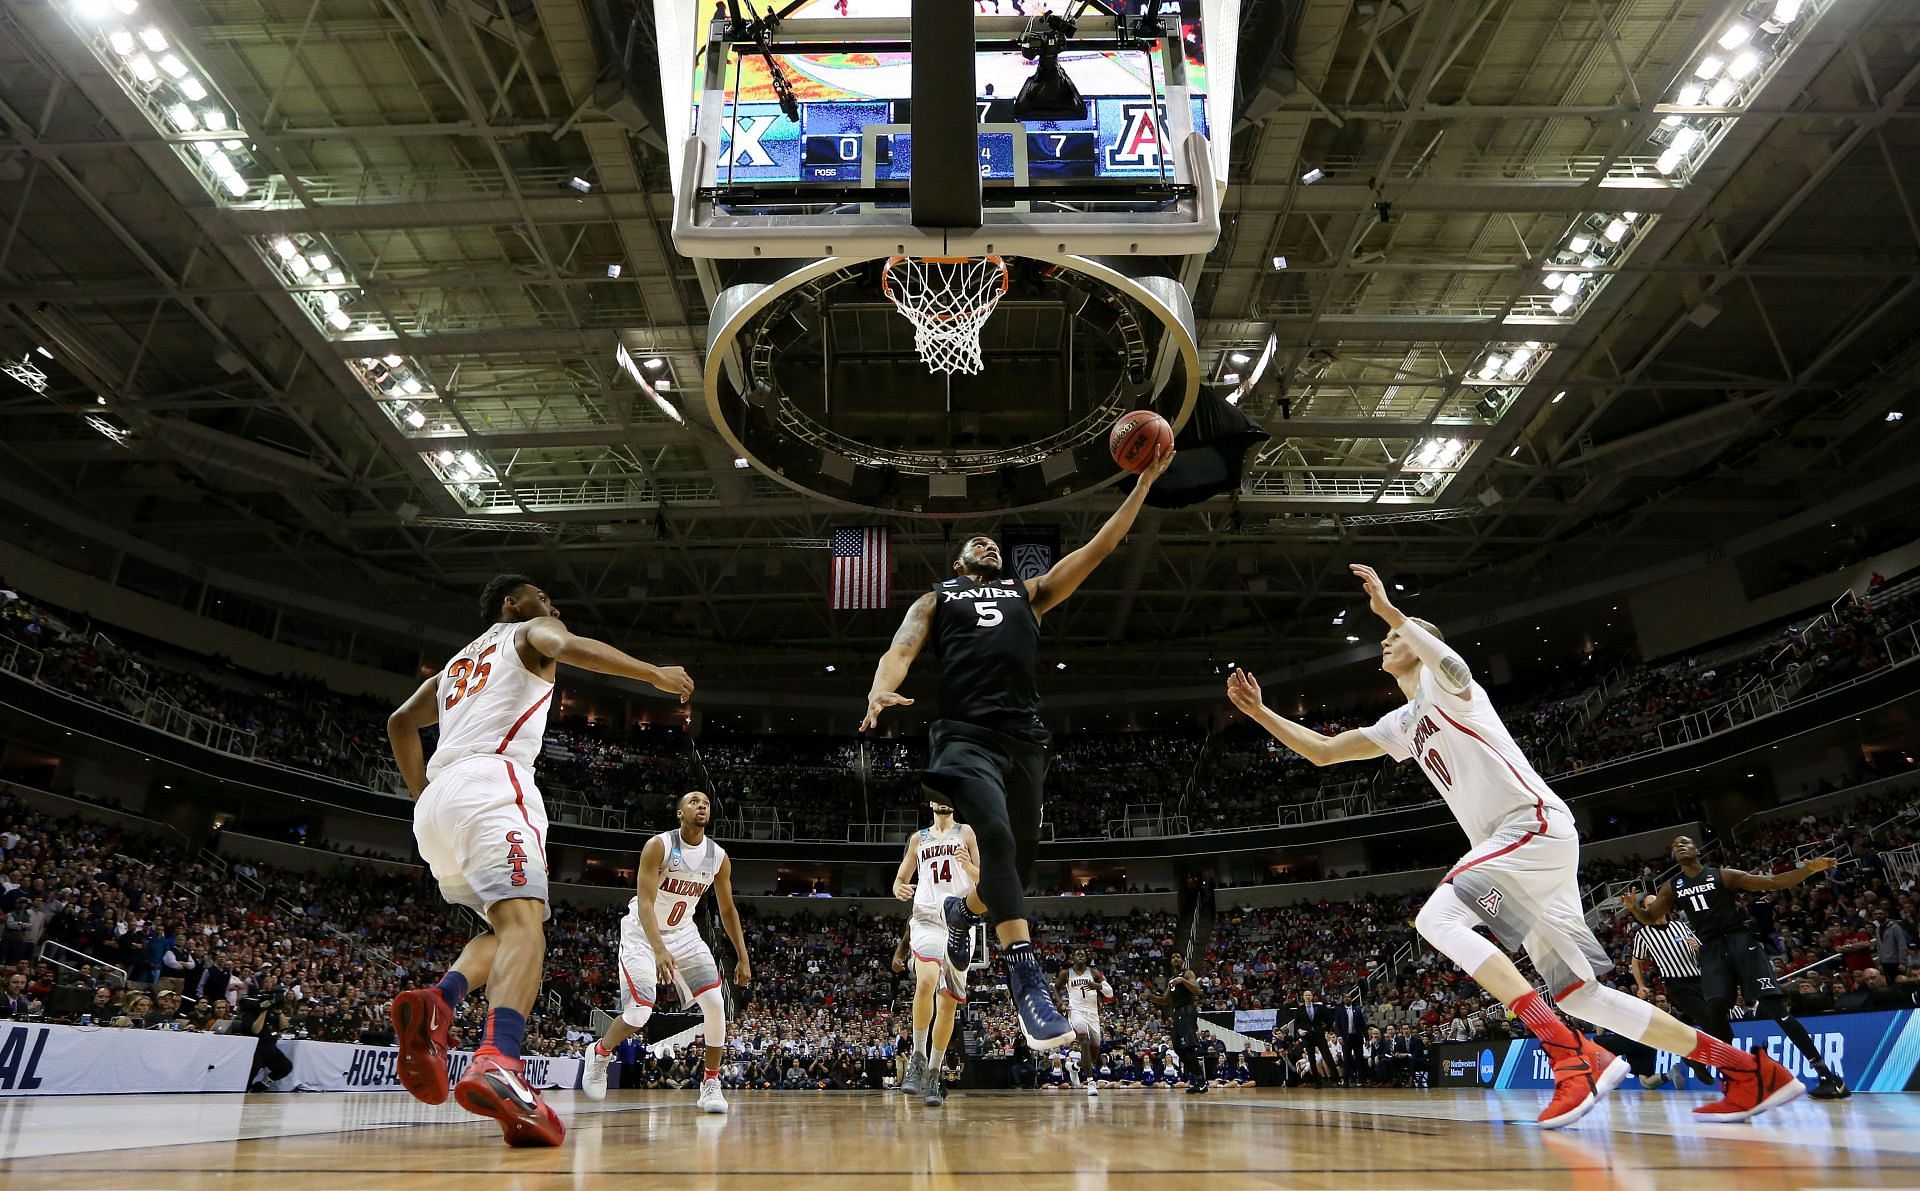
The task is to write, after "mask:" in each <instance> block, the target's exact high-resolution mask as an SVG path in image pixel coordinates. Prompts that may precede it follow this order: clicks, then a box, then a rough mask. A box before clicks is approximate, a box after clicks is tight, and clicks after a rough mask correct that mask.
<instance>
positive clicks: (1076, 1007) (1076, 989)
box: [1060, 948, 1113, 1096]
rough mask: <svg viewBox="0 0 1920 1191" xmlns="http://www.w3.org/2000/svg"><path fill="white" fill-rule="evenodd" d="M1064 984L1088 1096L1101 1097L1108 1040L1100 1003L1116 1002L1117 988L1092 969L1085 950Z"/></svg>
mask: <svg viewBox="0 0 1920 1191" xmlns="http://www.w3.org/2000/svg"><path fill="white" fill-rule="evenodd" d="M1060 985H1061V987H1062V988H1063V989H1064V990H1065V992H1066V1001H1067V1024H1068V1025H1070V1026H1072V1027H1073V1033H1074V1037H1076V1038H1077V1039H1079V1041H1080V1053H1081V1055H1082V1056H1084V1058H1085V1060H1086V1061H1085V1062H1084V1063H1083V1064H1082V1066H1083V1067H1084V1068H1085V1069H1086V1071H1087V1095H1089V1096H1098V1095H1099V1094H1100V1080H1099V1079H1098V1078H1097V1077H1096V1076H1095V1075H1094V1072H1097V1071H1098V1070H1100V1046H1101V1044H1102V1043H1103V1042H1104V1041H1105V1038H1104V1037H1103V1036H1102V1034H1101V1032H1100V1002H1101V1001H1102V1000H1108V1001H1111V1000H1113V985H1111V984H1109V983H1107V978H1106V977H1105V976H1103V975H1101V974H1100V969H1098V968H1094V967H1089V966H1088V964H1087V952H1086V949H1085V948H1081V949H1079V950H1076V951H1075V952H1074V953H1073V962H1072V965H1071V966H1070V967H1068V969H1067V970H1066V971H1065V972H1062V973H1061V974H1060Z"/></svg>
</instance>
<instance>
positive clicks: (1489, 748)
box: [1227, 564, 1805, 1129]
mask: <svg viewBox="0 0 1920 1191" xmlns="http://www.w3.org/2000/svg"><path fill="white" fill-rule="evenodd" d="M1349 569H1350V570H1352V572H1353V573H1354V575H1355V576H1356V577H1358V578H1359V579H1360V581H1361V585H1362V587H1363V588H1364V589H1365V591H1366V593H1367V601H1368V606H1369V607H1370V608H1371V609H1372V610H1373V613H1374V615H1376V616H1378V617H1380V619H1381V620H1383V621H1385V622H1386V623H1387V629H1388V632H1387V635H1386V637H1385V639H1384V640H1382V641H1381V643H1380V667H1381V669H1383V670H1385V671H1386V672H1387V673H1388V674H1389V675H1391V676H1392V678H1393V680H1394V681H1395V682H1396V683H1398V684H1399V686H1400V690H1401V693H1402V694H1404V695H1405V696H1406V697H1407V703H1406V705H1405V706H1404V707H1401V708H1399V709H1397V710H1395V711H1391V712H1389V713H1387V714H1386V715H1384V716H1382V717H1381V718H1380V720H1379V721H1378V722H1377V723H1375V724H1372V725H1370V726H1368V727H1365V728H1356V729H1353V730H1351V731H1347V732H1342V733H1340V734H1339V735H1337V736H1323V735H1321V734H1320V733H1318V732H1315V731H1313V730H1312V729H1311V728H1307V727H1304V726H1302V725H1300V724H1297V723H1294V722H1293V721H1292V720H1289V719H1286V718H1285V717H1283V716H1280V715H1277V714H1275V713H1274V712H1273V711H1272V710H1270V709H1269V708H1268V707H1267V706H1266V704H1265V703H1264V702H1263V701H1262V699H1261V696H1260V684H1259V682H1258V681H1256V680H1255V679H1254V677H1253V676H1252V675H1251V674H1249V673H1247V672H1246V671H1244V670H1236V671H1234V673H1233V675H1232V677H1231V678H1229V679H1228V680H1227V695H1228V697H1229V698H1230V699H1232V700H1233V703H1234V706H1236V707H1238V708H1239V709H1240V710H1241V711H1243V712H1245V713H1246V714H1247V715H1248V716H1249V717H1250V718H1252V719H1253V720H1254V721H1255V722H1256V723H1258V724H1260V725H1261V726H1262V727H1264V728H1266V730H1267V731H1268V732H1270V733H1272V734H1273V736H1274V737H1275V738H1276V739H1278V740H1279V741H1280V743H1282V744H1284V745H1286V746H1287V747H1288V748H1290V749H1292V750H1293V751H1294V752H1296V753H1299V754H1300V755H1301V756H1303V757H1305V758H1306V759H1307V760H1309V761H1312V762H1313V763H1314V764H1315V765H1331V764H1334V763H1335V762H1339V761H1358V760H1362V759H1365V758H1368V757H1379V756H1391V757H1393V758H1394V759H1395V760H1400V761H1404V760H1407V759H1409V758H1412V759H1414V760H1416V761H1417V762H1418V764H1419V765H1420V768H1421V769H1422V771H1424V772H1425V773H1426V775H1427V778H1428V780H1429V781H1431V782H1432V783H1433V787H1434V789H1436V790H1438V791H1439V793H1440V797H1441V798H1442V799H1444V800H1445V801H1446V804H1447V806H1448V807H1449V808H1450V809H1451V810H1452V811H1453V814H1454V817H1455V818H1456V819H1458V820H1459V821H1460V826H1461V828H1462V829H1464V830H1465V831H1466V833H1467V839H1468V841H1469V842H1470V843H1471V844H1472V847H1471V848H1470V849H1469V850H1468V852H1467V854H1466V855H1465V856H1463V857H1461V858H1460V862H1459V863H1458V864H1456V865H1454V866H1453V868H1452V870H1451V871H1449V872H1448V873H1447V876H1446V878H1445V879H1444V880H1443V881H1441V883H1440V886H1439V887H1438V888H1437V889H1435V890H1434V891H1433V893H1432V895H1431V896H1430V897H1428V898H1427V902H1426V904H1425V905H1424V906H1422V907H1421V909H1420V913H1419V915H1418V916H1417V917H1415V919H1414V927H1415V928H1416V929H1417V930H1418V931H1419V932H1420V935H1421V937H1422V938H1424V939H1426V940H1427V942H1429V943H1431V944H1432V945H1433V946H1434V947H1435V949H1437V950H1439V951H1441V952H1443V953H1444V954H1445V955H1446V956H1447V957H1448V958H1449V959H1451V960H1453V961H1454V962H1455V963H1457V964H1459V965H1460V966H1461V967H1462V968H1463V969H1465V970H1466V971H1467V972H1468V973H1469V974H1471V975H1472V976H1473V978H1474V980H1475V981H1476V982H1478V983H1479V985H1480V987H1482V988H1484V989H1486V990H1487V991H1488V992H1489V993H1492V994H1493V995H1494V996H1496V997H1498V998H1500V1000H1501V1002H1502V1003H1504V1004H1505V1005H1506V1006H1507V1008H1508V1009H1510V1010H1511V1011H1512V1012H1513V1014H1514V1015H1515V1016H1516V1017H1518V1018H1519V1019H1520V1020H1521V1021H1522V1022H1524V1023H1526V1026H1527V1028H1528V1029H1530V1030H1532V1031H1533V1034H1534V1036H1535V1037H1537V1038H1538V1039H1539V1040H1540V1044H1541V1046H1542V1048H1543V1049H1544V1050H1545V1051H1546V1053H1547V1054H1548V1055H1549V1056H1550V1057H1551V1059H1552V1062H1553V1073H1554V1093H1553V1099H1552V1101H1550V1102H1549V1103H1548V1105H1547V1107H1546V1109H1545V1110H1544V1111H1543V1112H1542V1113H1541V1114H1540V1117H1539V1122H1540V1124H1541V1125H1542V1126H1543V1127H1545V1128H1549V1129H1555V1128H1559V1127H1561V1126H1563V1125H1570V1124H1572V1123H1573V1122H1574V1121H1577V1120H1579V1119H1580V1118H1581V1117H1582V1116H1584V1115H1586V1113H1587V1112H1589V1111H1591V1110H1592V1108H1593V1107H1594V1105H1595V1104H1597V1103H1598V1102H1599V1101H1600V1099H1601V1098H1602V1097H1603V1096H1605V1095H1606V1094H1607V1093H1608V1092H1610V1091H1612V1090H1613V1089H1614V1088H1615V1087H1617V1086H1619V1084H1620V1081H1621V1080H1623V1079H1625V1078H1626V1076H1627V1073H1628V1066H1627V1063H1626V1060H1624V1059H1617V1058H1615V1057H1614V1056H1613V1055H1612V1054H1610V1053H1608V1052H1607V1051H1605V1050H1603V1049H1601V1048H1600V1047H1598V1046H1596V1045H1594V1043H1593V1042H1592V1041H1590V1040H1589V1039H1587V1038H1586V1037H1585V1036H1583V1035H1581V1034H1577V1033H1575V1032H1574V1031H1572V1030H1570V1029H1568V1028H1567V1026H1566V1024H1565V1023H1564V1022H1562V1021H1561V1020H1560V1019H1559V1017H1558V1016H1557V1015H1555V1013H1554V1011H1553V1009H1552V1008H1551V1007H1550V1006H1549V1005H1548V1004H1547V1002H1546V1001H1545V999H1543V998H1542V997H1541V996H1540V994H1539V993H1538V992H1536V991H1535V990H1534V988H1533V986H1532V985H1530V984H1529V983H1528V982H1527V979H1526V977H1524V976H1522V975H1521V974H1520V969H1518V968H1517V967H1515V966H1514V964H1513V961H1512V960H1511V959H1509V958H1507V956H1506V955H1505V954H1504V953H1502V952H1501V951H1500V949H1499V948H1498V947H1495V946H1494V944H1493V943H1491V942H1488V941H1487V940H1486V939H1485V938H1483V937H1482V936H1480V935H1479V934H1477V933H1475V930H1474V928H1475V927H1476V926H1485V927H1487V928H1488V929H1489V930H1491V931H1492V933H1493V935H1494V937H1495V938H1496V939H1498V940H1500V942H1501V943H1502V944H1504V945H1506V946H1507V947H1509V948H1512V947H1519V948H1523V949H1524V950H1525V951H1526V953H1527V956H1528V958H1530V959H1531V960H1532V961H1533V964H1534V968H1535V969H1536V970H1537V971H1538V972H1539V973H1540V975H1541V976H1542V977H1544V978H1545V979H1546V980H1547V981H1548V985H1547V987H1548V989H1549V990H1550V991H1551V992H1552V993H1553V996H1554V1000H1555V1002H1557V1003H1558V1005H1559V1006H1560V1008H1561V1009H1564V1010H1565V1011H1566V1012H1568V1013H1570V1014H1572V1015H1574V1016H1575V1017H1579V1018H1581V1019H1583V1020H1585V1021H1589V1022H1592V1023H1593V1024H1594V1025H1596V1026H1599V1027H1601V1028H1602V1029H1607V1030H1612V1031H1614V1032H1615V1033H1618V1034H1622V1035H1624V1036H1626V1037H1628V1038H1632V1039H1635V1040H1636V1041H1639V1042H1643V1043H1645V1044H1646V1045H1648V1046H1652V1047H1656V1048H1658V1049H1661V1050H1666V1051H1670V1052H1672V1053H1674V1054H1678V1055H1682V1056H1684V1057H1686V1058H1689V1059H1697V1060H1700V1061H1703V1062H1706V1063H1709V1064H1711V1065H1713V1066H1715V1067H1718V1068H1720V1070H1721V1073H1722V1080H1723V1085H1724V1087H1725V1089H1726V1096H1725V1098H1724V1099H1723V1100H1721V1101H1720V1102H1719V1103H1717V1104H1714V1105H1709V1106H1706V1108H1707V1110H1709V1112H1710V1115H1711V1117H1712V1118H1713V1119H1717V1120H1727V1121H1743V1120H1746V1119H1748V1118H1750V1117H1752V1116H1754V1115H1756V1114H1758V1113H1761V1112H1765V1111H1766V1110H1768V1109H1770V1108H1774V1107H1776V1106H1778V1105H1781V1104H1785V1103H1786V1102H1787V1101H1789V1100H1791V1099H1793V1098H1794V1097H1796V1096H1798V1095H1800V1094H1801V1092H1803V1091H1805V1088H1804V1087H1803V1086H1802V1085H1801V1084H1800V1083H1799V1081H1798V1080H1796V1079H1794V1077H1793V1075H1792V1074H1791V1073H1790V1072H1788V1071H1787V1069H1786V1068H1784V1067H1782V1066H1780V1064H1778V1063H1776V1062H1774V1061H1773V1060H1772V1059H1770V1058H1768V1057H1767V1056H1765V1055H1758V1056H1755V1055H1749V1054H1747V1053H1746V1052H1745V1051H1742V1050H1739V1049H1737V1048H1735V1047H1732V1046H1729V1045H1727V1044H1726V1043H1723V1042H1721V1041H1720V1040H1719V1039H1717V1038H1711V1037H1709V1036H1708V1035H1706V1034H1704V1033H1701V1032H1700V1031H1698V1030H1695V1029H1692V1028H1691V1027H1688V1026H1686V1025H1683V1024H1681V1023H1680V1022H1679V1021H1678V1020H1676V1019H1675V1018H1673V1017H1671V1016H1669V1015H1668V1014H1666V1013H1664V1012H1662V1011H1661V1010H1659V1009H1657V1008H1655V1007H1654V1006H1653V1005H1651V1004H1649V1003H1648V1002H1646V1001H1641V1000H1638V999H1636V998H1634V997H1630V996H1628V995H1627V994H1625V993H1623V992H1620V991H1619V990H1617V989H1613V988H1609V987H1608V986H1606V985H1605V984H1602V983H1601V982H1600V980H1599V973H1601V972H1604V971H1606V970H1607V969H1608V968H1609V967H1611V966H1612V965H1611V962H1610V961H1609V960H1608V959H1607V954H1606V951H1605V949H1604V948H1602V947H1601V946H1600V944H1599V942H1598V940H1596V939H1595V938H1594V937H1593V931H1592V930H1591V929H1589V928H1588V926H1587V923H1586V918H1585V917H1584V914H1583V907H1582V905H1581V902H1580V887H1579V879H1578V871H1579V865H1580V842H1579V837H1578V836H1577V835H1576V834H1575V831H1574V823H1573V815H1572V814H1571V812H1569V811H1568V810H1567V805H1566V803H1564V802H1562V801H1560V799H1559V797H1558V796H1557V795H1555V794H1554V793H1553V791H1552V790H1551V789H1549V788H1548V787H1547V783H1546V782H1545V781H1544V780H1542V779H1541V777H1540V775H1539V774H1538V773H1536V772H1534V769H1533V766H1531V765H1529V764H1528V763H1527V759H1526V757H1525V756H1523V755H1522V754H1521V752H1520V748H1519V746H1518V745H1516V744H1515V743H1514V740H1513V737H1512V736H1511V735H1509V734H1508V732H1507V729H1506V726H1505V725H1504V724H1502V723H1501V722H1500V716H1499V714H1498V713H1497V712H1495V711H1494V709H1493V706H1492V704H1491V703H1490V702H1489V701H1488V699H1487V693H1486V691H1484V690H1482V689H1481V687H1480V684H1479V683H1477V682H1475V681H1473V675H1472V672H1471V671H1469V670H1468V668H1467V664H1466V662H1465V661H1464V660H1462V659H1461V657H1460V655H1459V654H1458V653H1455V652H1454V651H1453V650H1452V649H1451V648H1450V647H1449V646H1448V645H1447V644H1446V642H1445V641H1444V640H1442V638H1441V636H1440V631H1439V630H1438V629H1437V628H1435V627H1434V626H1433V625H1431V624H1429V623H1428V622H1426V621H1424V620H1417V619H1415V618H1413V617H1410V616H1408V615H1407V614H1406V613H1404V612H1402V611H1400V609H1398V608H1396V607H1394V604H1393V601H1392V599H1391V598H1389V597H1388V595H1387V589H1386V585H1385V584H1384V583H1382V582H1381V580H1380V576H1379V575H1377V574H1375V573H1374V570H1373V568H1372V567H1367V566H1360V565H1357V564H1356V565H1354V566H1352V567H1350V568H1349Z"/></svg>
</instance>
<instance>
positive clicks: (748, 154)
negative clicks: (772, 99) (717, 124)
mask: <svg viewBox="0 0 1920 1191" xmlns="http://www.w3.org/2000/svg"><path fill="white" fill-rule="evenodd" d="M779 119H780V117H779V116H742V117H740V118H739V120H737V121H733V122H730V123H727V124H723V125H722V126H721V129H720V132H721V141H722V148H721V150H720V152H721V158H722V164H725V165H773V164H775V163H774V160H773V154H771V153H769V152H767V150H766V147H765V146H763V145H762V144H761V143H760V138H761V137H763V136H765V135H767V130H768V129H770V128H772V127H773V125H774V122H775V121H776V120H779Z"/></svg>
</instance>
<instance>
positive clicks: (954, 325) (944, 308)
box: [880, 256, 1007, 374]
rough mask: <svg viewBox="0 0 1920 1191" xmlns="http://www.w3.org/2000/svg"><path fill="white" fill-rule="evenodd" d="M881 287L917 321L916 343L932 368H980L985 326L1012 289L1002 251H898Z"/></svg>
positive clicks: (884, 272) (970, 370)
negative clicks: (940, 253) (979, 254)
mask: <svg viewBox="0 0 1920 1191" xmlns="http://www.w3.org/2000/svg"><path fill="white" fill-rule="evenodd" d="M880 292H881V293H883V294H885V295H887V297H888V299H889V300H891V301H892V302H893V304H894V306H895V307H896V308H898V309H899V311H900V313H901V314H904V315H906V316H907V321H908V322H911V323H912V324H913V346H914V347H915V348H916V349H918V350H919V352H920V359H921V360H922V361H923V362H924V363H925V364H926V366H927V371H929V372H965V373H969V374H971V373H975V372H978V371H980V366H981V365H980V328H982V327H984V326H985V325H986V323H987V319H988V318H989V317H991V316H992V314H993V308H994V307H995V306H997V305H999V304H1000V298H1001V295H1003V294H1005V293H1006V292H1007V264H1006V262H1005V261H1003V260H1001V259H1000V258H999V257H997V256H982V257H971V256H896V257H891V258H889V259H888V261H887V264H886V267H885V268H883V269H881V270H880Z"/></svg>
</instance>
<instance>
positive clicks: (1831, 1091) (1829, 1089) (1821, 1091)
mask: <svg viewBox="0 0 1920 1191" xmlns="http://www.w3.org/2000/svg"><path fill="white" fill-rule="evenodd" d="M1807 1094H1808V1095H1810V1096H1812V1097H1813V1098H1814V1099H1815V1100H1845V1099H1847V1098H1848V1097H1850V1096H1852V1095H1853V1092H1852V1091H1850V1090H1849V1089H1848V1088H1847V1085H1846V1084H1844V1083H1842V1082H1840V1077H1839V1076H1837V1075H1835V1074H1834V1073H1833V1072H1831V1071H1827V1072H1823V1073H1822V1074H1821V1076H1820V1082H1819V1083H1816V1084H1814V1085H1813V1090H1812V1091H1811V1092H1809V1093H1807Z"/></svg>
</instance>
